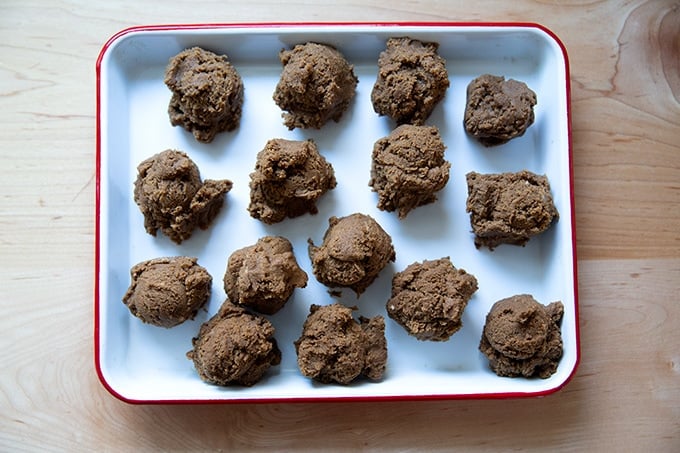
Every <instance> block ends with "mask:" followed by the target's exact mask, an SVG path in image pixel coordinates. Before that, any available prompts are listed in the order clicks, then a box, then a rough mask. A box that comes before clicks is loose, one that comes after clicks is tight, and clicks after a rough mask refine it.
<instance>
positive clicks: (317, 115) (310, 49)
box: [273, 42, 359, 130]
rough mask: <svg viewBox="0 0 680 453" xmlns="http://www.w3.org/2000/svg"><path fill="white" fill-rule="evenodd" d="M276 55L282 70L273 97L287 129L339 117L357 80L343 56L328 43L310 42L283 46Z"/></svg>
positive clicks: (307, 125) (347, 103)
mask: <svg viewBox="0 0 680 453" xmlns="http://www.w3.org/2000/svg"><path fill="white" fill-rule="evenodd" d="M279 59H280V60H281V63H282V64H283V71H282V73H281V78H280V80H279V82H278V84H277V85H276V89H275V91H274V95H273V98H274V102H276V105H278V106H279V107H280V108H281V110H284V113H283V115H282V116H283V122H284V124H285V125H286V126H287V127H288V129H291V130H292V129H295V128H296V127H299V128H315V129H320V128H321V127H322V126H323V125H324V124H326V123H327V122H328V121H329V120H333V121H336V122H337V121H340V118H341V117H342V114H343V113H344V112H345V110H347V108H348V107H349V104H350V101H351V100H352V98H353V97H354V94H355V91H356V86H357V83H358V82H359V79H357V77H356V76H355V75H354V68H353V66H352V65H350V64H349V63H348V62H347V60H345V57H344V56H343V55H342V54H341V53H340V52H338V50H336V49H335V48H333V47H331V46H329V45H325V44H318V43H312V42H309V43H306V44H298V45H296V46H295V47H294V48H293V50H282V51H281V52H280V53H279Z"/></svg>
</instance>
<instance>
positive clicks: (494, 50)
mask: <svg viewBox="0 0 680 453" xmlns="http://www.w3.org/2000/svg"><path fill="white" fill-rule="evenodd" d="M395 36H410V37H412V38H417V39H420V40H425V41H435V42H438V43H439V45H440V47H439V53H440V55H442V56H443V57H444V58H445V59H446V62H447V69H448V72H449V77H450V81H451V86H450V88H449V90H448V91H447V94H446V97H445V99H444V100H443V101H442V102H441V103H440V105H439V106H438V107H437V108H436V110H435V111H434V113H433V114H432V116H431V117H430V119H429V120H428V122H427V124H430V125H436V126H438V127H439V129H440V132H441V134H442V137H443V140H444V142H445V144H446V146H447V151H446V158H447V160H449V161H450V162H451V163H452V168H451V177H450V180H449V183H448V185H447V186H446V188H445V189H444V190H442V191H441V192H440V194H439V200H438V201H437V202H436V203H434V204H430V205H427V206H424V207H420V208H417V209H416V210H415V211H412V212H411V213H410V214H409V215H408V217H407V218H406V219H404V220H401V221H400V220H398V218H397V215H396V213H389V212H381V211H379V210H378V209H377V208H376V204H377V195H376V194H375V193H373V192H371V190H370V187H368V180H369V172H370V164H371V151H372V149H373V143H374V142H375V141H376V140H377V139H379V138H381V137H383V136H385V135H387V134H388V133H389V132H390V131H391V130H392V128H394V126H395V125H394V123H392V122H391V121H390V120H389V119H387V118H385V117H379V116H378V115H377V114H375V113H374V112H373V108H372V106H371V101H370V93H371V89H372V87H373V84H374V82H375V78H376V71H377V60H378V54H379V53H380V52H381V51H382V50H383V49H384V48H385V42H386V40H387V39H388V38H390V37H395ZM307 41H315V42H323V43H327V44H331V45H333V46H335V47H336V48H337V49H339V50H340V51H341V52H342V53H343V54H344V55H345V57H346V58H347V59H348V60H349V61H350V62H351V63H352V64H353V65H354V70H355V73H356V75H357V76H358V78H359V84H358V87H357V95H356V97H355V100H354V101H353V103H352V104H351V106H350V108H349V110H348V111H347V112H346V113H345V114H344V116H343V117H342V119H341V120H340V122H339V123H333V122H331V123H329V124H327V125H326V126H325V127H324V128H323V129H321V130H294V131H289V130H288V129H287V128H286V127H285V126H284V125H283V123H282V119H281V111H280V109H279V108H278V107H277V106H276V105H275V104H274V102H273V100H272V93H273V91H274V87H275V85H276V83H277V81H278V78H279V75H280V72H281V64H280V62H279V60H278V52H279V51H280V50H281V49H282V48H290V47H292V46H293V45H295V44H298V43H304V42H307ZM192 46H201V47H204V48H206V49H209V50H211V51H214V52H217V53H224V54H227V55H228V56H229V58H230V60H231V62H232V63H233V64H234V66H235V67H236V69H237V70H238V71H239V72H240V74H241V76H242V77H243V80H244V85H245V103H244V106H243V117H242V119H241V124H240V127H239V128H238V129H237V130H235V131H233V132H231V133H222V134H220V135H218V136H217V138H216V139H215V141H214V142H213V143H211V144H201V143H198V142H197V141H196V140H194V138H193V136H192V135H191V134H189V133H187V132H186V131H184V130H182V129H181V128H174V127H172V126H171V125H170V121H169V119H168V115H167V105H168V101H169V99H170V91H169V90H168V89H167V88H166V86H165V85H164V83H163V75H164V70H165V66H166V64H167V62H168V59H169V58H171V57H172V56H174V55H175V54H177V53H178V52H180V51H182V50H183V49H185V48H188V47H192ZM483 73H491V74H496V75H504V76H506V78H515V79H518V80H522V81H524V82H526V83H527V85H528V86H529V87H530V88H532V89H533V90H534V91H535V92H536V93H537V97H538V105H537V106H536V108H535V113H536V121H535V123H534V124H533V125H532V126H531V127H530V128H529V129H528V131H527V132H526V134H525V135H524V136H523V137H520V138H517V139H515V140H512V141H511V142H510V143H508V144H505V145H502V146H500V147H495V148H484V147H483V146H481V145H480V144H478V143H477V142H476V141H475V140H473V139H472V138H470V137H468V136H467V135H466V134H465V132H464V129H463V124H462V123H463V111H464V105H465V89H466V87H467V84H468V83H469V82H470V80H472V79H473V78H475V77H477V76H478V75H480V74H483ZM275 137H281V138H288V139H306V138H312V139H314V140H315V141H316V142H317V144H318V146H319V149H320V152H321V153H322V154H323V155H324V156H325V157H326V159H327V160H328V161H329V162H330V163H331V164H332V165H333V167H334V169H335V173H336V178H337V180H338V185H337V187H336V188H335V189H334V190H333V191H331V192H329V193H328V194H326V195H325V196H324V197H323V198H322V199H321V200H320V201H319V203H318V206H319V213H318V214H317V215H315V216H312V215H305V216H303V217H299V218H296V219H288V220H285V221H284V222H282V223H280V224H277V225H272V226H267V225H265V224H263V223H261V222H260V221H258V220H255V219H252V218H251V217H250V216H249V215H248V212H247V206H248V202H249V189H248V182H249V173H250V172H252V171H253V169H254V165H255V155H256V153H257V152H258V151H260V150H261V149H262V148H263V147H264V145H265V143H266V141H267V140H268V139H270V138H275ZM167 148H175V149H180V150H183V151H185V152H187V153H188V154H189V155H190V156H191V158H192V159H193V160H194V161H195V162H196V164H197V165H198V167H199V169H200V171H201V176H202V177H203V178H204V179H206V178H212V179H221V178H228V179H231V180H232V181H233V182H234V188H233V189H232V191H231V192H230V193H229V194H227V197H226V203H225V206H224V207H223V209H222V211H221V212H220V213H219V215H218V217H217V218H216V219H215V221H214V223H213V225H212V227H211V228H210V229H208V230H207V231H197V232H195V233H194V235H193V236H192V238H191V239H189V240H187V241H185V242H184V243H182V244H181V245H179V246H178V245H176V244H174V243H172V242H171V241H170V240H169V239H167V238H166V237H164V236H163V235H162V234H160V233H159V236H158V237H155V238H154V237H152V236H150V235H148V234H147V233H146V232H145V231H144V226H143V218H142V215H141V213H140V211H139V209H138V207H137V206H136V205H135V203H134V201H133V195H132V191H133V182H134V180H135V177H136V166H137V164H138V163H139V162H141V161H142V160H143V159H145V158H147V157H149V156H151V155H153V154H155V153H158V152H160V151H162V150H164V149H167ZM522 169H528V170H531V171H533V172H535V173H539V174H546V175H547V176H548V178H549V180H550V183H551V187H552V192H553V196H554V199H555V203H556V206H557V208H558V210H559V212H560V220H559V222H558V223H556V224H555V225H554V226H553V227H552V228H551V229H550V230H548V231H547V232H546V233H544V234H543V235H541V236H538V237H535V238H533V239H532V240H530V241H529V243H528V245H527V246H526V247H516V246H509V245H501V246H499V247H498V248H496V249H495V250H494V251H493V252H490V251H488V250H486V249H481V250H477V249H475V246H474V242H473V235H472V233H471V231H470V223H469V216H468V214H467V213H466V212H465V201H466V197H467V187H466V182H465V174H466V173H467V172H469V171H472V170H474V171H477V172H481V173H495V172H505V171H519V170H522ZM353 212H363V213H366V214H369V215H371V216H373V217H374V218H375V219H376V220H377V221H378V222H379V223H380V225H382V227H383V228H384V229H385V230H386V231H387V232H388V233H389V234H390V235H391V236H392V239H393V242H394V245H395V249H396V262H395V263H393V264H391V265H389V266H388V267H387V268H386V269H385V270H384V271H383V272H382V273H381V274H380V277H379V278H378V280H376V282H375V283H374V284H373V285H372V286H371V287H370V288H369V289H368V290H367V291H366V292H365V293H364V294H362V295H361V297H359V298H357V297H356V296H355V294H354V293H353V292H352V291H347V290H346V291H343V294H342V297H341V298H339V301H340V302H342V303H344V304H346V305H350V306H352V305H356V306H358V311H357V312H356V314H357V316H358V315H363V316H368V317H370V316H375V315H379V314H380V315H383V316H384V317H385V321H386V337H387V343H388V354H389V357H388V362H387V369H386V372H385V375H384V378H383V380H381V381H379V382H371V381H368V380H359V381H356V382H355V383H353V384H351V385H347V386H341V385H323V384H319V383H316V382H313V381H311V380H309V379H307V378H305V377H303V376H302V375H301V374H300V372H299V370H298V368H297V362H296V355H295V350H294V346H293V341H294V340H296V339H297V338H298V337H299V335H300V332H301V329H302V323H303V321H304V319H305V317H306V316H307V314H308V310H309V305H310V304H312V303H315V304H328V303H332V302H333V301H334V300H337V299H334V298H332V297H331V296H330V295H329V293H328V288H326V287H324V286H323V285H321V284H320V283H318V282H317V281H316V279H315V278H314V276H313V274H312V272H311V266H310V260H309V257H308V256H307V239H308V238H312V239H313V240H314V241H315V242H316V243H317V244H318V243H320V242H321V239H322V236H323V233H324V231H325V230H326V227H327V225H328V218H329V217H330V216H333V215H335V216H345V215H348V214H351V213H353ZM573 213H574V209H573V189H572V175H571V148H570V121H569V70H568V61H567V55H566V51H565V49H564V47H563V46H562V44H561V43H560V42H559V40H558V39H557V38H556V37H555V36H554V35H553V34H552V33H551V32H550V31H549V30H546V29H545V28H544V27H541V26H539V25H535V24H472V23H469V24H468V23H466V24H450V23H445V24H442V23H437V24H429V23H425V24H415V23H408V24H405V23H404V24H396V25H395V24H303V25H298V24H296V25H286V24H257V25H178V26H151V27H136V28H131V29H127V30H123V31H122V32H120V33H118V34H117V35H115V36H114V37H112V38H111V39H110V40H109V42H107V43H106V45H105V46H104V47H103V49H102V51H101V54H100V56H99V59H98V61H97V211H96V269H95V273H96V275H95V287H96V288H95V319H94V340H95V363H96V367H97V372H98V374H99V377H100V379H101V381H102V383H103V384H104V386H105V387H106V388H107V389H108V390H109V391H110V392H111V393H112V394H114V395H115V396H116V397H118V398H120V399H122V400H124V401H127V402H133V403H158V402H161V403H198V402H282V401H330V400H398V399H428V398H429V399H445V398H489V397H520V396H540V395H547V394H549V393H552V392H554V391H557V390H558V389H560V388H561V387H562V386H564V385H565V383H566V382H567V381H568V380H569V379H570V378H571V376H572V375H573V373H574V371H575V369H576V366H577V363H578V360H579V336H578V309H577V282H576V255H575V251H576V245H575V235H574V217H573ZM267 234H274V235H283V236H285V237H287V238H288V239H289V240H290V241H291V242H292V244H293V246H294V251H295V254H296V256H297V260H298V262H299V263H300V265H301V267H302V268H303V269H304V270H305V271H306V272H307V273H308V275H309V284H308V286H307V288H304V289H298V290H296V291H295V293H294V296H293V297H292V299H291V300H290V301H289V302H288V304H287V305H286V307H285V308H284V309H283V310H282V311H280V312H279V313H277V314H275V315H273V316H269V317H268V318H269V319H270V321H271V322H272V323H273V324H274V326H275V328H276V338H277V341H278V344H279V347H280V348H281V350H282V354H283V358H282V362H281V364H280V365H279V366H276V367H273V368H271V369H270V371H269V372H268V374H267V375H266V376H265V377H264V379H263V380H262V381H261V382H259V383H258V384H256V385H254V386H253V387H249V388H245V387H218V386H214V385H209V384H206V383H204V382H202V381H201V380H200V379H199V377H198V375H197V374H196V372H195V370H194V368H193V363H192V362H191V361H190V360H188V359H187V358H186V357H185V353H186V352H187V351H188V350H189V349H190V348H191V339H192V337H193V336H195V335H196V333H197V332H198V328H199V326H200V325H201V323H202V322H204V321H206V320H207V319H208V318H209V317H210V316H211V315H212V314H214V313H215V312H216V311H217V309H218V307H219V306H220V304H221V303H222V302H223V301H224V299H225V297H226V296H225V293H224V290H223V287H222V277H223V275H224V271H225V269H226V262H227V259H228V257H229V255H230V254H231V253H232V252H233V251H234V250H236V249H238V248H241V247H244V246H246V245H250V244H253V243H255V241H256V240H257V239H258V238H259V237H262V236H264V235H267ZM174 255H188V256H195V257H198V262H199V264H201V265H202V266H204V267H206V268H207V269H208V271H209V272H210V273H211V275H212V276H213V286H212V295H211V298H210V302H209V304H208V305H207V306H206V308H205V310H202V311H200V312H199V314H198V316H197V317H196V319H195V320H193V321H189V322H186V323H184V324H182V325H180V326H178V327H175V328H172V329H164V328H158V327H154V326H150V325H146V324H143V323H142V322H141V321H139V320H138V319H136V318H134V317H133V316H131V315H130V313H129V311H128V309H127V308H126V307H125V306H124V305H123V303H122V302H121V298H122V296H123V294H124V293H125V291H126V289H127V287H128V285H129V283H130V274H129V271H130V267H132V266H133V265H134V264H136V263H138V262H140V261H143V260H147V259H150V258H155V257H160V256H174ZM444 256H450V257H451V261H452V262H453V264H454V265H455V266H456V267H462V268H464V269H466V270H467V271H468V272H471V273H472V274H474V275H475V276H476V277H477V279H478V281H479V290H478V291H477V292H476V293H475V294H474V296H473V297H472V299H471V301H470V303H469V304H468V307H467V309H466V311H465V313H464V315H463V323H464V326H463V328H462V330H460V331H459V332H458V333H456V334H455V335H454V336H453V337H452V338H451V339H450V340H449V341H447V342H444V343H433V342H421V341H418V340H416V339H415V338H413V337H410V336H408V335H407V334H406V332H405V331H404V330H403V329H402V328H401V327H400V326H399V325H397V324H396V323H395V322H394V321H392V320H391V319H389V318H388V317H387V315H386V311H385V303H386V301H387V299H388V298H389V295H390V285H391V278H392V276H393V274H394V273H395V272H397V271H400V270H403V269H404V268H405V267H406V266H407V265H409V264H411V263H413V262H415V261H422V260H424V259H436V258H440V257H444ZM519 293H530V294H532V295H533V296H534V297H535V298H536V299H537V300H538V301H539V302H541V303H543V304H547V303H549V302H552V301H555V300H561V301H562V302H563V303H564V308H565V314H564V320H563V322H562V337H563V341H564V356H563V358H562V360H561V362H560V364H559V367H558V370H557V373H556V374H554V375H553V376H552V377H550V378H549V379H545V380H543V379H523V378H501V377H498V376H496V375H495V374H494V373H493V372H491V371H490V370H489V368H488V365H487V361H486V359H485V357H484V356H483V355H482V354H481V353H480V352H479V351H478V348H477V347H478V344H479V340H480V335H481V331H482V326H483V324H484V319H485V316H486V314H487V312H488V311H489V308H490V307H491V305H492V304H493V303H494V302H495V301H497V300H499V299H501V298H504V297H508V296H511V295H514V294H519Z"/></svg>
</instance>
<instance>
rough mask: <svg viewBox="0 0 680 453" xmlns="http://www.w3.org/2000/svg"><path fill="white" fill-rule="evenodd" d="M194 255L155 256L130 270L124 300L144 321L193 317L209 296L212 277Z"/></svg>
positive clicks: (169, 323) (164, 323) (162, 323)
mask: <svg viewBox="0 0 680 453" xmlns="http://www.w3.org/2000/svg"><path fill="white" fill-rule="evenodd" d="M196 261H197V260H196V258H190V257H186V256H178V257H170V258H155V259H152V260H148V261H143V262H141V263H139V264H136V265H135V266H133V267H132V269H131V270H130V278H131V280H132V281H131V283H130V287H129V288H128V290H127V292H126V293H125V296H123V303H124V304H125V305H127V307H128V309H129V310H130V313H132V314H133V315H134V316H136V317H137V318H139V319H141V320H142V321H143V322H145V323H148V324H153V325H154V326H159V327H173V326H176V325H178V324H181V323H183V322H184V321H186V320H188V319H194V316H196V313H197V312H198V310H199V309H200V308H201V307H202V306H203V305H205V303H206V302H208V299H209V298H210V285H211V284H212V277H211V276H210V274H209V273H208V271H206V270H205V269H204V268H203V267H201V266H199V265H198V264H197V262H196Z"/></svg>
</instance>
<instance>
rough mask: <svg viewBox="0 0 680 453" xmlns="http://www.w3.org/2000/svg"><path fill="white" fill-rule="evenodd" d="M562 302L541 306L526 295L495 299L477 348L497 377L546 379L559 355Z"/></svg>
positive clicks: (553, 368)
mask: <svg viewBox="0 0 680 453" xmlns="http://www.w3.org/2000/svg"><path fill="white" fill-rule="evenodd" d="M563 314H564V306H563V305H562V303H561V302H553V303H551V304H550V305H548V306H547V307H546V306H543V305H541V304H540V303H538V302H537V301H536V300H535V299H534V298H533V297H532V296H530V295H528V294H520V295H517V296H512V297H508V298H506V299H502V300H499V301H498V302H496V303H495V304H494V305H493V307H491V310H490V311H489V314H488V315H487V316H486V324H485V325H484V330H483V333H482V339H481V341H480V344H479V349H480V351H482V353H484V355H486V357H487V358H488V359H489V366H490V367H491V369H492V370H493V371H494V373H496V374H497V375H499V376H509V377H517V376H524V377H533V376H538V377H540V378H543V379H545V378H548V377H550V376H551V375H553V374H554V373H555V371H557V365H558V363H559V361H560V359H561V358H562V334H561V330H560V323H561V322H562V316H563Z"/></svg>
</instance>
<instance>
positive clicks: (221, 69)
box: [165, 47, 243, 143]
mask: <svg viewBox="0 0 680 453" xmlns="http://www.w3.org/2000/svg"><path fill="white" fill-rule="evenodd" d="M165 84H166V85H167V86H168V88H169V89H170V91H172V98H171V99H170V105H169V106H168V114H169V115H170V123H172V125H173V126H182V127H183V128H184V129H186V130H187V131H188V132H191V133H192V134H194V137H195V138H196V140H198V141H200V142H204V143H210V142H211V141H213V139H214V138H215V135H217V134H218V133H219V132H223V131H231V130H233V129H235V128H236V127H237V126H238V125H239V122H240V120H241V109H242V107H243V80H241V76H240V75H239V73H238V72H237V71H236V69H235V68H234V66H232V64H231V63H230V62H229V60H228V58H227V57H226V55H216V54H214V53H212V52H209V51H207V50H204V49H201V48H200V47H193V48H191V49H187V50H184V51H183V52H180V53H179V54H178V55H176V56H175V57H173V58H171V59H170V63H169V64H168V67H167V68H166V70H165Z"/></svg>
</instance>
